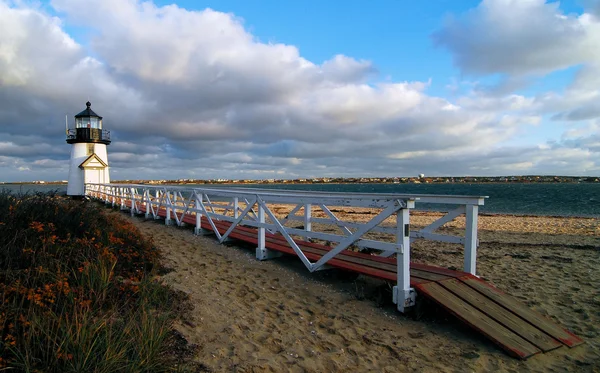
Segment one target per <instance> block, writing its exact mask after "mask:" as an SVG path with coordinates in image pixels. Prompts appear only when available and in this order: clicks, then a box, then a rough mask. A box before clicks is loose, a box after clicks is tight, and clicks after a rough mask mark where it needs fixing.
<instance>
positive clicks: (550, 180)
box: [0, 176, 600, 185]
mask: <svg viewBox="0 0 600 373" xmlns="http://www.w3.org/2000/svg"><path fill="white" fill-rule="evenodd" d="M112 183H113V184H148V185H263V184H266V185H271V184H289V185H296V184H298V185H307V184H308V185H310V184H494V183H497V184H519V183H527V184H529V183H539V184H562V183H572V184H578V183H600V176H598V177H596V176H485V177H475V176H461V177H402V178H311V179H267V180H221V179H217V180H212V179H209V180H204V179H177V180H164V179H163V180H114V181H113V182H112ZM0 185H67V182H66V181H15V182H0Z"/></svg>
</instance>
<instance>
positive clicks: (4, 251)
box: [0, 193, 192, 373]
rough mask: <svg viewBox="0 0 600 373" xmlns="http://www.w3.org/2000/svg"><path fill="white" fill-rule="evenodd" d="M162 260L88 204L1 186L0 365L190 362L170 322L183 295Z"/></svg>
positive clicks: (134, 367) (100, 367)
mask: <svg viewBox="0 0 600 373" xmlns="http://www.w3.org/2000/svg"><path fill="white" fill-rule="evenodd" d="M159 259H160V253H159V251H158V250H157V249H156V248H155V247H154V246H153V245H152V243H151V242H149V241H148V240H146V239H145V238H144V237H142V236H141V234H140V233H139V231H138V230H137V229H136V228H135V227H134V226H133V225H132V224H131V223H128V222H127V221H125V220H123V219H120V218H119V217H118V216H115V214H110V213H107V212H106V210H103V209H102V208H100V207H97V206H96V205H94V204H92V203H89V202H85V201H72V200H68V199H66V198H63V197H59V196H55V195H45V194H36V195H25V196H13V195H10V194H7V193H1V194H0V327H1V329H0V338H1V340H0V370H4V369H6V370H10V371H23V372H111V373H112V372H166V371H187V370H191V369H192V367H191V365H190V364H189V363H186V359H189V356H190V351H191V348H190V347H189V346H187V345H186V343H185V340H183V339H182V337H181V336H180V335H178V334H177V333H176V332H175V331H174V330H173V328H172V325H173V322H174V320H175V319H176V318H177V317H179V316H181V313H182V312H184V311H182V310H183V309H184V308H185V307H183V308H182V304H185V299H184V297H182V296H181V295H179V294H178V293H175V292H174V291H173V290H171V289H169V288H168V287H166V286H165V285H163V284H161V282H160V280H159V276H158V275H157V274H158V273H159V271H160V270H161V267H160V263H159ZM2 368H3V369H2Z"/></svg>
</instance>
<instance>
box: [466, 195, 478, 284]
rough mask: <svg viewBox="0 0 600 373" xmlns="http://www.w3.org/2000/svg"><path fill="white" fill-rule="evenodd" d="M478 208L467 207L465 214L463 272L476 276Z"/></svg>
mask: <svg viewBox="0 0 600 373" xmlns="http://www.w3.org/2000/svg"><path fill="white" fill-rule="evenodd" d="M478 214H479V206H477V205H467V206H466V212H465V220H466V221H465V266H464V271H465V272H468V273H470V274H472V275H476V273H475V272H476V270H477V223H478V220H479V219H478V218H479V216H478Z"/></svg>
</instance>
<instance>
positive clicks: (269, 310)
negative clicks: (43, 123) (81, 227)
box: [114, 212, 600, 372]
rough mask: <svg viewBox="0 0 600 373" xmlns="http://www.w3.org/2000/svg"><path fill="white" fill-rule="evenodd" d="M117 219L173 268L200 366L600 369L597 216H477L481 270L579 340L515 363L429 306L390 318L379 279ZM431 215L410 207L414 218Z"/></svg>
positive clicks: (183, 327) (416, 249) (437, 249)
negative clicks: (314, 269) (311, 268)
mask: <svg viewBox="0 0 600 373" xmlns="http://www.w3.org/2000/svg"><path fill="white" fill-rule="evenodd" d="M114 213H115V214H120V213H118V212H114ZM120 216H122V217H123V218H125V219H131V220H132V221H133V222H134V223H135V225H136V226H137V227H138V228H139V229H140V230H141V231H142V232H143V233H144V234H145V235H146V236H148V237H149V238H151V239H152V240H153V241H154V243H155V245H156V246H157V247H159V248H160V249H161V250H162V251H163V253H164V255H165V264H166V265H167V266H168V267H170V268H172V269H173V271H172V272H170V273H168V274H166V275H165V276H164V281H165V282H167V283H169V284H171V285H172V286H173V287H175V288H176V289H178V290H181V291H183V292H185V293H187V294H188V295H189V297H190V299H191V300H192V303H193V305H194V310H193V311H191V314H190V317H189V319H188V320H186V321H184V322H182V323H181V324H180V325H177V329H178V330H179V331H180V332H181V333H182V334H183V335H184V336H185V337H186V338H187V340H188V341H189V342H190V343H193V344H197V345H198V352H197V356H196V358H195V360H197V361H198V362H200V363H201V364H202V365H203V366H204V367H205V370H206V371H211V372H285V371H290V372H402V371H411V372H413V371H414V372H471V371H474V372H488V371H501V372H522V371H534V372H566V371H569V372H577V371H582V372H597V371H600V292H599V288H600V225H599V221H598V219H593V218H561V217H527V216H525V217H523V216H508V215H494V216H488V215H483V216H480V221H479V237H480V247H479V255H478V274H479V275H480V276H481V277H483V278H484V279H486V280H488V281H490V282H492V283H493V284H494V285H495V286H497V287H498V288H500V289H502V290H504V291H506V292H508V293H510V294H512V295H513V296H515V297H516V298H518V299H520V300H521V301H523V302H524V303H526V304H527V305H528V306H529V307H531V308H532V309H534V310H536V311H538V312H539V313H541V314H543V315H545V316H547V317H549V318H550V319H552V320H555V321H556V322H558V323H559V324H561V325H562V326H563V327H565V328H567V329H569V330H571V331H572V332H574V333H575V334H577V335H578V336H580V337H582V338H583V339H584V340H585V341H586V343H585V344H584V345H581V346H579V347H576V348H574V349H568V348H566V347H562V348H560V349H558V350H555V351H552V352H549V353H547V354H539V355H536V356H534V357H532V358H530V359H529V360H527V361H519V360H516V359H513V358H511V357H509V356H507V355H506V354H505V353H504V352H503V351H502V350H501V349H500V348H498V347H496V346H495V345H494V344H493V343H491V342H489V341H488V340H486V339H485V338H484V337H482V336H480V335H478V334H477V333H475V332H473V331H472V330H470V329H469V328H468V327H466V326H463V325H462V324H461V323H460V322H458V321H456V320H455V319H454V318H453V317H450V316H448V315H447V314H446V313H444V312H442V311H441V310H440V309H437V308H436V307H433V306H429V307H427V309H426V310H424V311H423V312H422V313H420V315H419V316H420V318H415V317H409V316H405V315H402V314H400V313H398V312H397V311H396V310H395V307H394V305H393V304H392V303H391V293H389V290H388V287H387V284H384V283H383V282H381V281H378V280H374V279H370V278H366V277H363V276H360V277H358V278H357V279H352V278H348V276H344V274H343V273H340V272H338V271H336V270H326V271H321V272H318V273H314V274H311V273H309V272H308V271H307V270H306V269H305V268H304V267H303V266H302V264H301V263H300V261H299V260H298V259H297V258H292V257H283V258H279V259H275V260H270V261H264V262H259V261H257V260H255V258H254V249H253V248H251V247H247V246H246V247H244V246H236V245H235V242H233V244H231V245H220V244H219V243H218V242H217V241H216V239H215V238H214V237H212V236H195V235H193V233H192V230H191V229H189V228H178V227H173V226H171V227H167V226H165V225H164V224H163V223H162V222H161V221H154V220H144V219H143V218H140V217H130V216H129V215H127V214H120ZM436 216H438V215H436V214H435V213H429V212H413V213H411V224H413V225H415V226H423V225H425V224H427V222H430V221H432V220H433V219H434V218H435V217H436ZM361 218H364V217H361V215H360V214H353V219H361ZM461 224H464V221H462V220H461V219H460V218H459V219H457V221H456V222H452V223H451V224H449V227H447V228H444V229H446V230H448V231H452V230H455V229H460V228H461ZM412 259H413V261H415V262H422V263H428V264H433V265H439V266H442V267H455V268H462V260H463V256H462V250H461V248H460V247H459V246H456V245H450V244H443V243H435V242H430V241H415V243H414V244H413V245H412Z"/></svg>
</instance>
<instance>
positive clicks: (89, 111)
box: [75, 101, 102, 119]
mask: <svg viewBox="0 0 600 373" xmlns="http://www.w3.org/2000/svg"><path fill="white" fill-rule="evenodd" d="M85 106H86V109H85V110H84V111H82V112H81V113H79V114H77V115H75V118H82V117H97V118H99V119H102V117H101V116H100V115H98V114H96V113H94V111H93V110H92V109H91V106H92V103H91V102H89V101H88V102H86V103H85Z"/></svg>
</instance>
